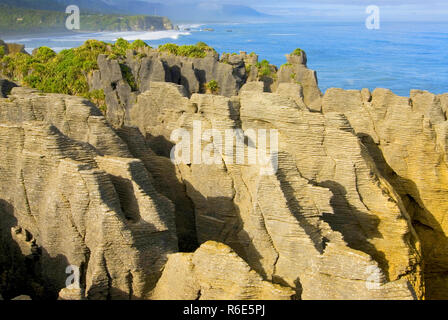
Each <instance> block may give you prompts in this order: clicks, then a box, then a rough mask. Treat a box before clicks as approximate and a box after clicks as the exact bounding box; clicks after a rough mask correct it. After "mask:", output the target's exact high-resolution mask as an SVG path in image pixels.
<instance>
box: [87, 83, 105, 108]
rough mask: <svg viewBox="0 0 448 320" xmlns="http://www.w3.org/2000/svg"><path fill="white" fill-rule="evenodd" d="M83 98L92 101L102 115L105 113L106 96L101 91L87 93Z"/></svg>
mask: <svg viewBox="0 0 448 320" xmlns="http://www.w3.org/2000/svg"><path fill="white" fill-rule="evenodd" d="M84 97H85V98H87V99H89V100H90V101H92V102H93V103H94V104H95V105H97V106H98V108H99V109H100V110H101V112H103V113H104V114H105V113H106V111H107V106H106V95H105V94H104V90H103V89H101V90H92V91H89V92H87V93H86V94H85V95H84Z"/></svg>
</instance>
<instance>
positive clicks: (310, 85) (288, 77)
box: [277, 51, 322, 111]
mask: <svg viewBox="0 0 448 320" xmlns="http://www.w3.org/2000/svg"><path fill="white" fill-rule="evenodd" d="M286 59H287V61H288V62H287V64H285V65H283V66H281V67H280V70H279V71H278V74H277V78H278V80H277V83H278V84H280V83H296V84H299V85H301V86H302V88H303V99H304V102H305V104H306V105H307V106H308V107H309V108H310V110H313V111H320V110H321V109H320V107H321V97H322V93H321V92H320V89H319V86H318V83H317V75H316V71H313V70H311V69H308V68H307V67H306V63H307V57H306V54H305V52H303V51H302V53H301V55H300V56H296V55H286Z"/></svg>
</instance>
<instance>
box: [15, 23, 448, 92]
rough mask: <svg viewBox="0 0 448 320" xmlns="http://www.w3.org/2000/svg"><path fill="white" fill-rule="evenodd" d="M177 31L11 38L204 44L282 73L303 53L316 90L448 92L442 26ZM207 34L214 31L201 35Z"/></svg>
mask: <svg viewBox="0 0 448 320" xmlns="http://www.w3.org/2000/svg"><path fill="white" fill-rule="evenodd" d="M180 27H181V30H180V31H161V32H125V33H93V34H78V35H70V36H59V37H58V36H56V37H51V38H50V39H48V38H36V37H34V38H28V37H16V38H15V39H8V41H16V42H19V43H23V44H25V45H26V47H27V50H29V51H31V50H32V49H33V48H36V47H38V46H43V45H45V46H49V47H51V48H53V49H55V50H56V51H60V50H62V49H64V48H71V47H76V46H79V45H80V44H82V43H83V42H84V41H85V40H86V39H89V38H94V39H98V40H104V41H114V40H116V39H117V38H118V37H123V38H125V39H128V40H130V41H132V40H135V39H142V40H145V41H146V42H147V43H148V44H150V45H151V46H153V47H156V46H157V45H159V44H163V43H167V42H174V43H177V44H194V43H196V42H198V41H204V42H206V43H207V44H209V45H210V46H212V47H214V48H215V49H216V50H217V51H218V52H219V53H222V52H239V51H246V52H248V53H249V52H256V53H257V54H259V56H260V59H267V60H269V61H270V62H271V63H273V64H275V65H277V66H280V65H282V64H283V63H285V62H286V58H285V56H284V55H285V54H286V53H290V52H292V51H293V50H294V49H295V48H298V47H299V48H302V49H303V50H305V51H306V52H307V55H308V67H309V68H311V69H314V70H316V71H317V74H318V78H319V86H320V88H321V89H322V91H325V90H326V89H328V88H330V87H339V88H344V89H362V88H369V89H375V88H377V87H381V88H389V89H391V90H392V91H393V92H395V93H396V94H399V95H403V96H407V95H409V91H410V90H411V89H421V90H428V91H431V92H433V93H437V94H440V93H446V92H448V22H447V23H430V22H418V23H412V22H393V23H392V22H391V23H387V22H383V23H382V24H381V28H380V29H379V30H368V29H367V28H366V27H365V25H364V22H363V21H362V22H358V23H354V22H351V23H341V22H334V23H331V22H301V23H269V24H207V25H205V24H204V25H183V26H180ZM204 28H213V29H214V31H213V32H210V31H204Z"/></svg>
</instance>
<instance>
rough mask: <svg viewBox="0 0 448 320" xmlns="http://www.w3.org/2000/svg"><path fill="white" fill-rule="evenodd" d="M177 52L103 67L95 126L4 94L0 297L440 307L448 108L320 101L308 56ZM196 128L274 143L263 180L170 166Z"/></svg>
mask: <svg viewBox="0 0 448 320" xmlns="http://www.w3.org/2000/svg"><path fill="white" fill-rule="evenodd" d="M0 45H1V44H0ZM201 48H204V47H201ZM174 49H175V50H174ZM174 49H173V50H172V51H171V52H169V51H163V50H160V49H159V50H156V49H152V48H149V47H139V48H135V49H128V50H126V53H125V55H123V56H120V57H113V56H112V57H111V56H110V55H107V54H99V55H98V57H97V66H98V67H97V68H96V69H95V70H93V71H92V72H91V73H89V74H87V75H86V79H87V82H88V85H89V90H91V91H95V92H98V91H101V92H103V93H104V102H105V105H106V108H104V109H103V112H102V111H100V109H99V108H98V107H97V106H95V105H94V104H93V103H92V101H89V100H87V99H85V98H82V97H76V96H69V95H63V94H50V93H42V92H39V91H38V90H35V89H31V88H25V87H13V85H11V80H13V79H9V80H7V79H5V80H3V83H4V84H2V86H1V88H2V95H3V96H4V98H0V131H2V133H1V134H0V148H1V149H0V150H1V152H0V176H1V178H2V183H0V199H1V200H0V274H3V275H6V276H4V279H6V281H3V283H0V294H1V295H2V296H3V298H5V299H11V298H13V297H15V296H18V295H21V294H27V295H29V296H31V297H32V298H33V299H56V298H58V297H59V299H67V300H72V299H176V300H177V299H179V300H195V299H197V298H200V299H206V300H213V299H305V300H316V299H393V300H396V299H448V276H447V274H448V270H447V268H448V267H447V266H448V264H447V263H446V262H447V261H448V249H447V248H448V240H447V237H446V234H447V232H448V224H447V222H446V221H447V220H446V219H445V216H446V212H447V210H448V208H447V205H448V202H446V199H447V193H448V180H447V178H448V167H447V152H448V148H447V145H448V135H447V133H448V121H447V116H448V114H447V112H448V95H447V94H444V95H434V94H431V93H429V92H425V91H419V90H414V91H412V92H411V93H410V97H400V96H397V95H395V94H393V93H392V92H391V91H390V90H387V89H376V90H374V91H373V92H370V91H369V90H367V89H363V90H361V91H358V90H342V89H329V90H327V91H326V92H325V94H322V93H321V91H320V90H319V88H318V81H317V75H316V72H314V71H313V70H310V69H308V68H307V57H306V54H305V52H303V51H302V50H296V51H295V52H293V53H291V54H290V55H287V61H288V62H287V63H286V64H285V65H283V66H281V67H280V68H277V67H276V66H273V65H270V64H269V63H268V62H265V61H261V62H260V61H258V57H257V55H256V54H247V53H245V52H241V53H239V54H226V55H222V56H219V55H218V54H217V53H216V52H215V51H214V50H209V49H206V50H205V51H204V52H205V56H204V57H188V56H182V55H180V53H182V48H181V49H179V48H174ZM190 49H191V48H190ZM173 52H175V54H174V53H173ZM201 53H202V52H201ZM124 70H125V71H124ZM3 76H4V75H3ZM131 76H132V77H131ZM211 82H213V84H214V86H212V85H211ZM195 122H200V123H201V124H202V126H203V129H204V130H205V129H213V130H215V132H218V133H222V134H223V135H224V132H226V130H233V129H241V130H243V131H246V130H250V129H254V130H266V131H269V130H273V129H274V130H277V132H278V139H279V140H278V141H279V145H278V153H277V154H278V168H277V170H276V172H275V174H273V175H260V169H261V166H260V165H259V164H253V165H248V164H240V163H234V162H231V161H228V158H226V157H225V154H222V155H221V156H222V157H221V158H222V159H221V160H222V161H221V162H220V164H213V165H210V164H205V163H199V164H196V163H178V164H174V163H173V162H172V161H171V159H170V152H171V150H172V148H173V146H174V145H175V144H176V143H177V141H174V140H172V132H173V130H176V129H183V130H185V131H190V130H191V129H192V128H193V127H194V123H195ZM212 143H213V144H214V146H215V147H216V148H217V147H219V142H218V141H217V140H213V141H212ZM245 143H246V144H247V145H250V143H251V142H250V140H245ZM205 148H206V146H203V149H205ZM202 151H204V150H202ZM243 155H244V154H243ZM67 266H77V267H78V268H79V271H80V286H79V288H73V287H69V288H67V287H66V279H67V276H68V275H67V274H66V273H65V272H66V268H67ZM24 270H26V272H23V271H24Z"/></svg>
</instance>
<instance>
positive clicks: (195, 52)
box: [159, 42, 215, 58]
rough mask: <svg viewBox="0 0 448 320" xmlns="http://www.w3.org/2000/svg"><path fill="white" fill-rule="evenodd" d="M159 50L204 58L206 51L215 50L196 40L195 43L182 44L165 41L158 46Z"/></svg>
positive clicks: (177, 54)
mask: <svg viewBox="0 0 448 320" xmlns="http://www.w3.org/2000/svg"><path fill="white" fill-rule="evenodd" d="M159 51H160V52H167V53H170V54H173V55H176V56H182V57H188V58H205V57H206V56H207V53H208V52H214V51H215V50H214V49H213V48H211V47H209V46H208V45H207V44H206V43H204V42H198V43H197V44H196V45H183V46H178V45H177V44H174V43H167V44H164V45H161V46H159Z"/></svg>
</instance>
